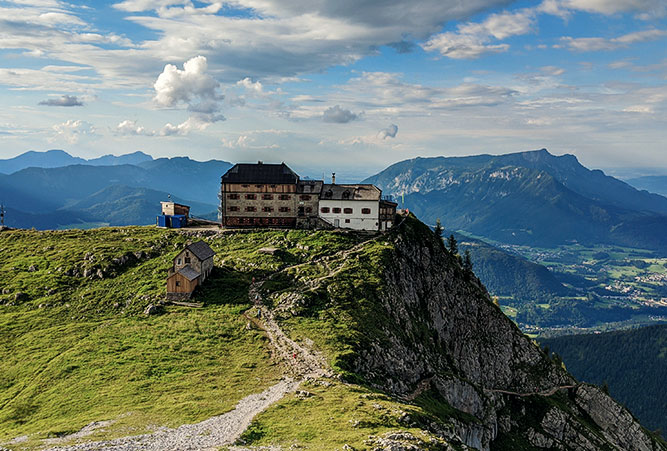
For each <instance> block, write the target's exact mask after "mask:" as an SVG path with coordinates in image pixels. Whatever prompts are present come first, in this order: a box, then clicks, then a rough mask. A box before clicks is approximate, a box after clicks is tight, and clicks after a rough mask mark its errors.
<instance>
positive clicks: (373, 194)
mask: <svg viewBox="0 0 667 451" xmlns="http://www.w3.org/2000/svg"><path fill="white" fill-rule="evenodd" d="M381 197H382V191H380V189H379V188H377V187H376V186H373V185H337V184H325V185H324V186H323V187H322V192H321V194H320V202H319V204H320V205H319V216H320V218H321V219H323V220H324V221H326V222H328V223H329V224H331V225H332V226H334V227H336V228H342V229H353V230H380V199H381Z"/></svg>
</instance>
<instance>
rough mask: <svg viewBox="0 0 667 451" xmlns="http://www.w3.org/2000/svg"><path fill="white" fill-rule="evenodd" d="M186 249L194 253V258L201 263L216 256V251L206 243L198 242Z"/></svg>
mask: <svg viewBox="0 0 667 451" xmlns="http://www.w3.org/2000/svg"><path fill="white" fill-rule="evenodd" d="M185 248H186V249H187V250H189V251H190V252H192V253H193V254H194V256H195V257H197V258H198V259H199V260H201V261H204V260H206V259H207V258H211V257H213V256H214V255H215V251H214V250H213V249H211V248H210V247H209V246H208V244H206V242H204V241H197V242H196V243H192V244H188V245H187V246H186V247H185Z"/></svg>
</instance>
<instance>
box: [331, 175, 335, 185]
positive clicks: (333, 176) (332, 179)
mask: <svg viewBox="0 0 667 451" xmlns="http://www.w3.org/2000/svg"><path fill="white" fill-rule="evenodd" d="M331 184H332V185H335V184H336V173H335V172H332V173H331Z"/></svg>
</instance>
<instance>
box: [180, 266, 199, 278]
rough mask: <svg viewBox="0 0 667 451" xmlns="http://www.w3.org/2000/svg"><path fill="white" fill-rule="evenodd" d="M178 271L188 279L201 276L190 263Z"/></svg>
mask: <svg viewBox="0 0 667 451" xmlns="http://www.w3.org/2000/svg"><path fill="white" fill-rule="evenodd" d="M176 272H177V273H178V274H180V275H182V276H183V277H185V278H186V279H188V280H195V279H196V278H197V277H199V276H200V274H199V273H198V272H197V271H195V270H194V269H193V268H192V266H190V265H188V266H184V267H183V268H181V269H179V270H178V271H176Z"/></svg>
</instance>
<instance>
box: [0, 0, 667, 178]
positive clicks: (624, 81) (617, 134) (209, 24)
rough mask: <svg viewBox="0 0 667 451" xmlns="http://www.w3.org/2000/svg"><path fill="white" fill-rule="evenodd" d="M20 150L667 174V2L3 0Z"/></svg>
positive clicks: (4, 75) (8, 82)
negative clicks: (508, 156) (500, 161)
mask: <svg viewBox="0 0 667 451" xmlns="http://www.w3.org/2000/svg"><path fill="white" fill-rule="evenodd" d="M0 56H1V59H0V99H1V100H2V105H3V108H2V110H1V111H0V158H8V157H12V156H14V155H17V154H20V153H22V152H24V151H27V150H31V149H32V150H46V149H51V148H61V149H64V150H66V151H68V152H70V153H71V154H73V155H77V156H82V157H95V156H100V155H103V154H108V153H113V154H122V153H128V152H133V151H136V150H142V151H144V152H147V153H150V154H152V155H153V156H155V157H159V156H176V155H188V156H190V157H192V158H195V159H199V160H207V159H224V160H228V161H234V162H237V161H254V160H258V159H262V160H265V161H286V162H289V163H290V164H291V165H292V166H294V167H295V168H297V169H299V168H303V169H306V168H308V170H309V171H310V172H317V171H326V172H328V171H329V170H337V171H338V172H339V173H346V174H350V175H355V176H356V175H358V176H363V175H368V174H370V173H373V172H375V171H377V170H379V169H382V168H383V167H385V166H387V165H389V164H391V163H393V162H396V161H399V160H404V159H407V158H413V157H416V156H436V155H470V154H476V153H492V154H499V153H507V152H514V151H520V150H529V149H538V148H543V147H546V148H548V149H549V150H550V151H551V152H552V153H556V154H562V153H573V154H575V155H577V156H578V157H579V159H580V160H581V161H582V162H583V163H584V164H586V165H588V166H591V167H603V168H612V169H613V168H615V167H649V168H654V169H655V170H657V171H663V172H664V173H667V152H666V150H667V147H666V146H665V141H666V138H667V132H666V131H665V130H667V114H666V113H667V86H666V81H667V2H665V1H664V0H543V1H522V2H509V1H503V0H467V1H465V2H461V1H459V0H412V1H410V2H405V1H400V0H384V1H374V0H366V1H359V0H355V1H351V0H290V1H278V0H233V1H229V2H224V1H196V2H193V1H189V0H186V1H182V0H157V1H153V0H125V1H111V2H61V1H58V0H13V1H2V0H0Z"/></svg>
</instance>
